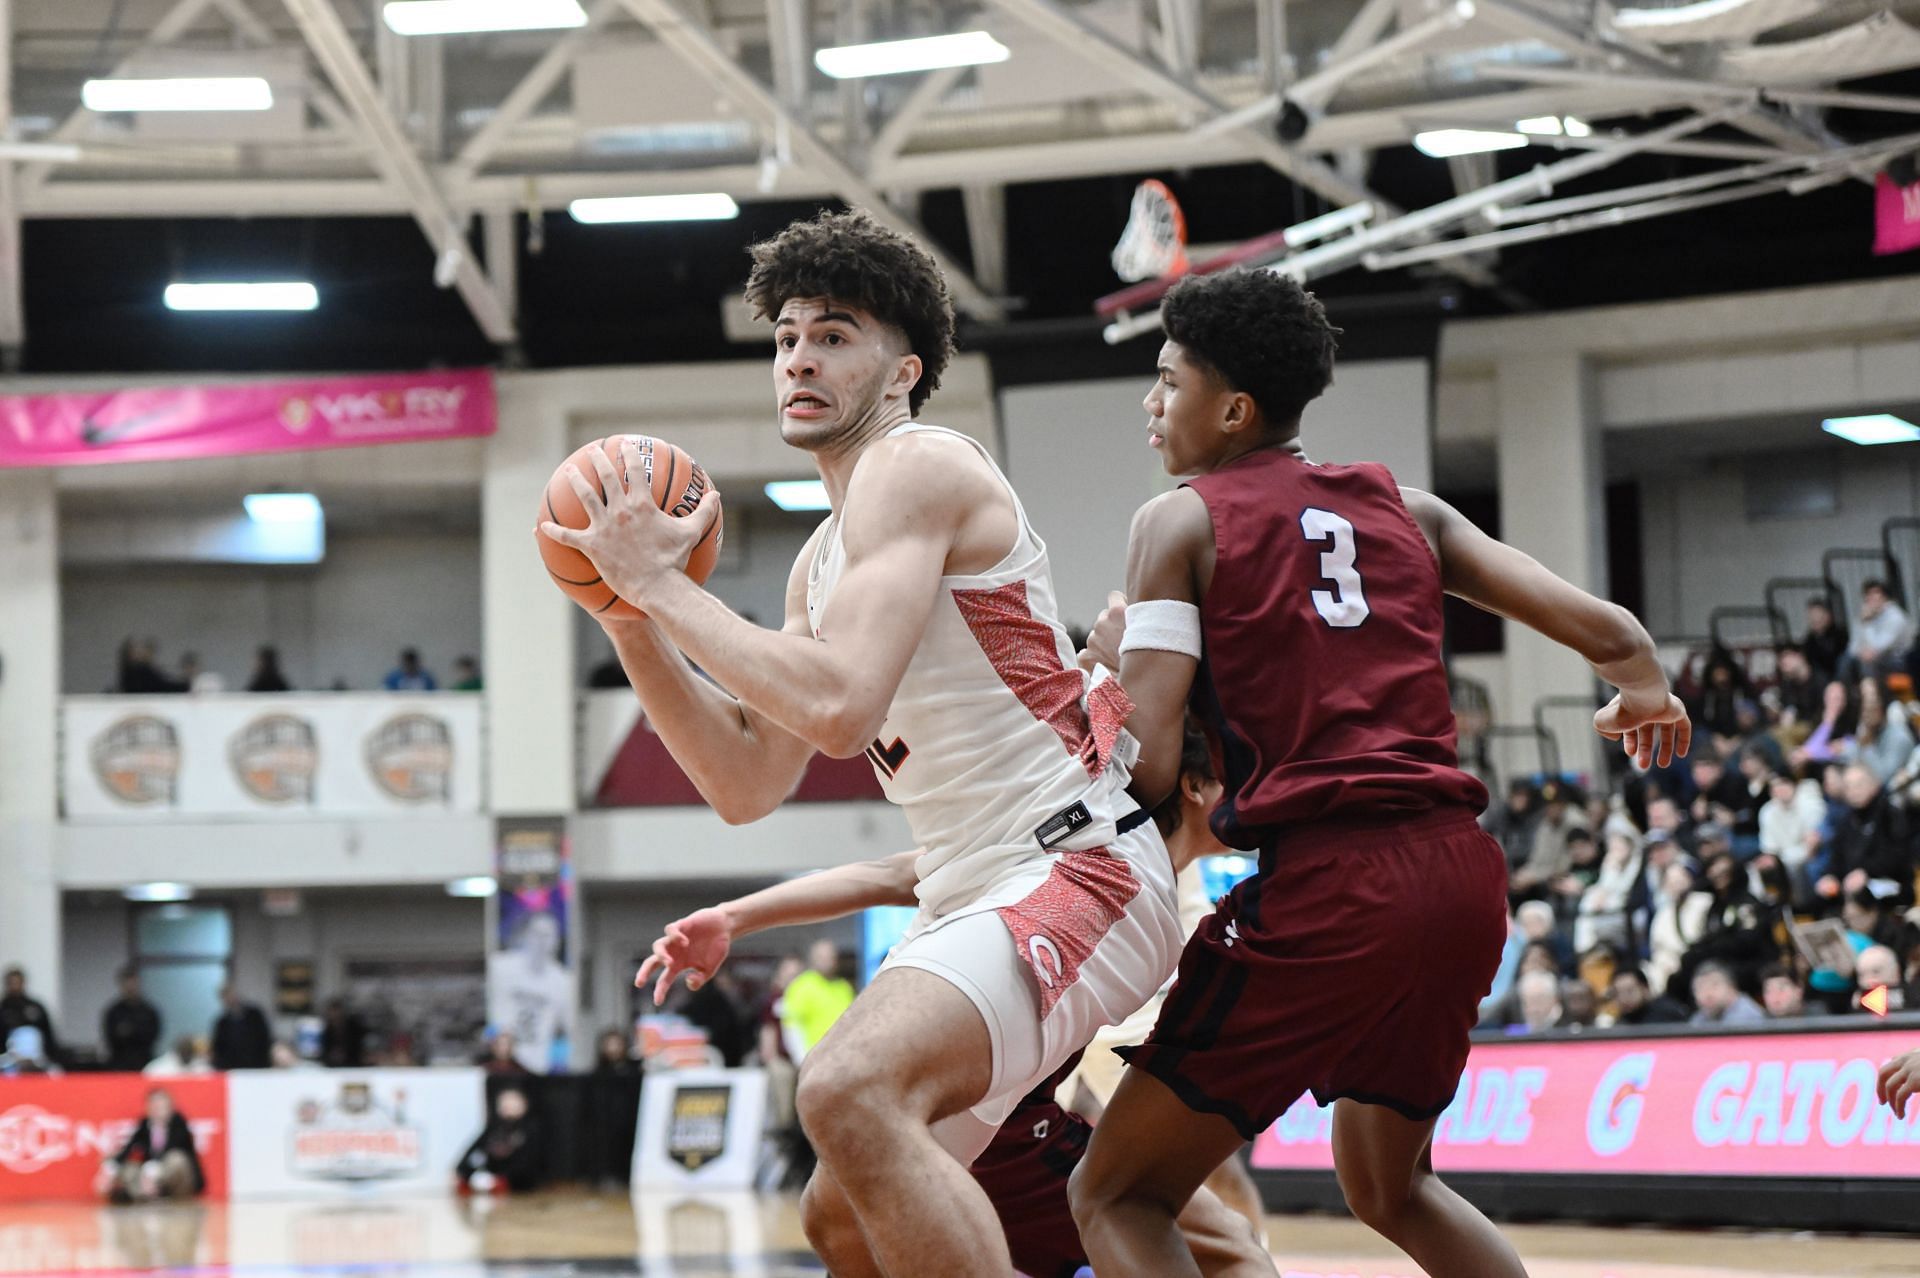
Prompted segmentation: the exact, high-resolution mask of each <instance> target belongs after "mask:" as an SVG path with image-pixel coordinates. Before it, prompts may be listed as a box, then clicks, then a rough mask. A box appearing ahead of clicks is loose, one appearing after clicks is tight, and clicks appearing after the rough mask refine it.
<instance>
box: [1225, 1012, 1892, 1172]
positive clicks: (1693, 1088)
mask: <svg viewBox="0 0 1920 1278" xmlns="http://www.w3.org/2000/svg"><path fill="white" fill-rule="evenodd" d="M1911 1045H1912V1042H1911V1036H1910V1035H1901V1034H1897V1033H1886V1032H1881V1033H1874V1032H1871V1031H1867V1032H1859V1033H1833V1034H1754V1035H1724V1036H1714V1037H1704V1038H1675V1039H1619V1040H1614V1041H1605V1040H1600V1039H1594V1040H1587V1041H1571V1042H1567V1041H1563V1042H1551V1043H1529V1042H1525V1041H1518V1042H1510V1043H1476V1044H1474V1046H1473V1052H1472V1055H1471V1056H1470V1057H1469V1058H1468V1060H1467V1069H1466V1073H1465V1074H1464V1075H1463V1076H1462V1077H1461V1080H1460V1090H1459V1091H1458V1092H1457V1093H1456V1094H1455V1095H1454V1098H1453V1103H1452V1104H1451V1105H1450V1106H1448V1108H1447V1111H1446V1112H1445V1113H1444V1114H1442V1115H1441V1116H1440V1121H1439V1123H1438V1125H1437V1126H1436V1127H1435V1129H1434V1136H1433V1161H1434V1166H1435V1167H1436V1168H1438V1169H1439V1170H1440V1171H1441V1172H1443V1173H1444V1172H1449V1171H1463V1172H1464V1171H1472V1172H1554V1173H1566V1174H1602V1175H1641V1174H1645V1175H1667V1176H1675V1175H1699V1176H1798V1177H1806V1178H1818V1177H1846V1178H1849V1179H1855V1178H1862V1177H1875V1176H1887V1177H1900V1178H1909V1177H1911V1176H1913V1174H1914V1169H1915V1167H1916V1166H1917V1165H1920V1104H1916V1105H1909V1106H1908V1109H1909V1113H1908V1115H1907V1117H1906V1118H1904V1119H1902V1118H1899V1117H1898V1116H1896V1115H1895V1114H1894V1113H1893V1111H1892V1110H1890V1109H1888V1108H1887V1107H1886V1106H1885V1105H1882V1104H1880V1103H1879V1102H1878V1101H1877V1100H1876V1099H1875V1096H1874V1082H1875V1079H1876V1077H1877V1076H1878V1074H1879V1071H1880V1066H1881V1064H1882V1063H1883V1062H1884V1061H1885V1060H1886V1059H1887V1058H1888V1057H1889V1056H1893V1055H1896V1054H1897V1053H1898V1052H1899V1051H1900V1050H1902V1049H1903V1048H1904V1047H1908V1046H1911ZM1332 1132H1333V1110H1332V1109H1331V1108H1330V1107H1329V1108H1324V1109H1323V1108H1321V1107H1319V1106H1317V1105H1315V1104H1314V1103H1313V1098H1312V1097H1311V1096H1305V1097H1302V1098H1301V1099H1300V1100H1299V1101H1298V1102H1297V1103H1296V1104H1295V1105H1294V1106H1293V1108H1292V1109H1290V1110H1288V1111H1287V1112H1286V1113H1285V1114H1284V1115H1282V1116H1281V1118H1280V1121H1278V1122H1277V1123H1275V1124H1274V1125H1273V1126H1272V1127H1271V1128H1270V1129H1268V1130H1267V1131H1265V1132H1263V1133H1261V1135H1260V1138H1259V1139H1258V1140H1257V1141H1256V1142H1255V1143H1254V1148H1253V1165H1254V1166H1255V1167H1257V1168H1264V1169H1268V1170H1287V1171H1291V1170H1322V1169H1324V1170H1331V1169H1332V1167H1333V1146H1332Z"/></svg>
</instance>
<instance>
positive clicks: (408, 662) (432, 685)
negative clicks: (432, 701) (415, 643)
mask: <svg viewBox="0 0 1920 1278" xmlns="http://www.w3.org/2000/svg"><path fill="white" fill-rule="evenodd" d="M380 686H381V687H383V688H385V689H386V690H387V691H388V692H433V691H435V690H436V689H438V688H439V686H440V681H439V680H437V679H435V678H434V677H433V672H432V671H430V670H428V669H426V668H425V667H423V666H422V665H421V664H420V650H419V649H418V648H403V649H401V650H400V664H399V665H397V666H395V667H394V668H393V669H391V670H389V671H387V677H386V678H385V679H382V680H381V681H380Z"/></svg>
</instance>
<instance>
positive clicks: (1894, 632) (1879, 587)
mask: <svg viewBox="0 0 1920 1278" xmlns="http://www.w3.org/2000/svg"><path fill="white" fill-rule="evenodd" d="M1912 646H1913V623H1912V622H1911V621H1910V620H1908V618H1907V614H1906V611H1905V610H1904V609H1903V608H1901V607H1900V605H1899V604H1897V603H1895V602H1894V601H1893V594H1892V592H1890V591H1889V590H1888V589H1887V583H1886V582H1884V581H1881V580H1879V579H1878V578H1875V579H1873V580H1871V581H1866V582H1863V583H1862V584H1861V586H1860V625H1859V627H1858V628H1857V629H1856V630H1855V631H1854V632H1853V642H1852V643H1850V644H1848V645H1847V660H1846V662H1845V663H1844V665H1843V667H1842V669H1843V671H1844V672H1845V673H1846V674H1847V675H1849V676H1851V677H1852V678H1854V679H1863V678H1873V679H1884V678H1886V677H1887V676H1888V675H1890V674H1892V673H1893V672H1894V671H1896V670H1899V669H1901V668H1902V666H1904V665H1905V663H1906V659H1907V649H1908V648H1910V647H1912Z"/></svg>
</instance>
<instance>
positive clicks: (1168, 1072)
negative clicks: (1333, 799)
mask: <svg viewBox="0 0 1920 1278" xmlns="http://www.w3.org/2000/svg"><path fill="white" fill-rule="evenodd" d="M1506 868H1507V867H1506V858H1505V856H1504V855H1503V854H1502V853H1501V850H1500V846H1499V844H1497V843H1495V842H1494V841H1493V840H1492V839H1491V838H1489V837H1488V836H1487V835H1486V834H1485V833H1484V832H1482V831H1481V829H1480V827H1479V826H1478V825H1476V824H1475V823H1474V819H1473V816H1472V815H1471V814H1470V813H1468V812H1466V811H1464V810H1463V809H1459V808H1449V809H1447V810H1445V811H1444V812H1438V813H1432V814H1427V815H1423V816H1418V817H1414V818H1412V819H1410V820H1407V821H1403V822H1399V823H1397V824H1393V825H1379V826H1374V827H1371V828H1365V829H1353V828H1349V829H1342V830H1337V831H1336V830H1331V829H1328V830H1316V831H1312V832H1310V833H1303V834H1302V835H1299V836H1295V837H1292V838H1287V839H1283V840H1282V841H1281V842H1280V844H1279V845H1278V846H1277V847H1276V848H1273V849H1269V850H1268V851H1267V853H1266V854H1265V855H1264V856H1263V857H1262V872H1261V873H1260V874H1258V875H1255V876H1254V877H1253V878H1250V879H1247V880H1246V881H1245V882H1243V883H1241V884H1240V885H1239V886H1238V887H1236V888H1234V890H1233V891H1232V892H1230V893H1228V894H1227V895H1226V896H1225V897H1223V898H1221V901H1220V904H1219V906H1218V908H1217V909H1216V910H1215V911H1214V913H1213V914H1212V915H1211V916H1210V917H1209V918H1208V919H1207V920H1206V921H1205V922H1203V923H1202V924H1201V925H1200V928H1199V930H1198V931H1197V932H1195V933H1194V935H1193V939H1192V940H1191V941H1189V942H1188V943H1187V948H1186V950H1185V952H1184V953H1183V954H1182V955H1181V957H1180V971H1179V975H1178V978H1177V979H1176V981H1175V983H1174V986H1173V989H1172V991H1171V992H1170V993H1169V994H1168V995H1167V1001H1166V1006H1165V1007H1164V1008H1162V1010H1161V1012H1160V1020H1159V1022H1158V1023H1157V1024H1156V1025H1155V1026H1154V1029H1153V1033H1152V1034H1151V1035H1150V1036H1149V1037H1148V1039H1147V1041H1146V1043H1144V1044H1143V1045H1141V1046H1139V1047H1136V1048H1132V1049H1128V1048H1119V1049H1117V1050H1118V1051H1119V1052H1120V1054H1121V1055H1122V1056H1124V1057H1125V1058H1126V1059H1127V1063H1128V1064H1129V1065H1132V1066H1135V1067H1136V1068H1139V1069H1144V1070H1146V1071H1147V1072H1148V1073H1150V1074H1152V1075H1153V1076H1154V1077H1155V1078H1158V1079H1159V1080H1160V1081H1161V1082H1163V1083H1165V1084H1166V1085H1167V1086H1168V1087H1170V1088H1172V1089H1173V1091H1174V1093H1175V1094H1176V1095H1178V1096H1179V1097H1180V1099H1181V1100H1183V1101H1185V1102H1186V1104H1187V1105H1188V1106H1189V1107H1190V1108H1192V1109H1195V1110H1197V1111H1199V1112H1201V1113H1207V1114H1219V1115H1220V1116H1221V1117H1223V1118H1225V1119H1227V1120H1228V1121H1229V1122H1231V1123H1232V1124H1233V1125H1234V1126H1235V1127H1236V1128H1238V1129H1239V1131H1240V1134H1241V1135H1242V1136H1243V1137H1245V1138H1246V1139H1248V1140H1252V1139H1253V1138H1254V1137H1255V1136H1256V1135H1258V1134H1259V1133H1260V1132H1261V1131H1263V1130H1265V1129H1266V1128H1267V1127H1268V1126H1269V1125H1271V1124H1272V1123H1273V1121H1274V1120H1275V1119H1276V1118H1278V1117H1279V1116H1280V1115H1281V1114H1283V1113H1285V1112H1286V1111H1287V1109H1288V1108H1289V1107H1290V1106H1291V1105H1292V1104H1293V1102H1294V1101H1295V1100H1297V1099H1299V1097H1300V1094H1301V1093H1302V1092H1305V1091H1312V1092H1313V1095H1314V1098H1315V1099H1316V1100H1318V1101H1319V1102H1320V1103H1321V1104H1323V1105H1325V1104H1331V1103H1332V1102H1333V1101H1334V1100H1335V1099H1337V1098H1339V1097H1342V1096H1345V1097H1349V1098H1351V1099H1353V1100H1356V1101H1364V1102H1366V1103H1368V1104H1372V1105H1385V1106H1388V1107H1389V1108H1391V1109H1394V1110H1397V1111H1398V1112H1399V1113H1401V1114H1403V1115H1405V1116H1406V1117H1407V1118H1410V1119H1415V1120H1419V1119H1426V1118H1433V1117H1435V1116H1437V1115H1438V1114H1439V1113H1440V1111H1442V1110H1444V1109H1445V1108H1446V1107H1447V1105H1448V1103H1449V1102H1450V1101H1451V1100H1452V1099H1453V1093H1454V1089H1455V1088H1456V1087H1457V1086H1458V1085H1459V1082H1460V1071H1461V1070H1462V1069H1463V1068H1464V1067H1465V1065H1466V1062H1467V1035H1468V1034H1469V1033H1470V1032H1471V1031H1472V1029H1473V1026H1474V1023H1475V1021H1476V1019H1477V1018H1478V1014H1479V1006H1480V1000H1481V999H1482V998H1484V997H1485V996H1486V994H1487V990H1488V989H1489V988H1490V987H1491V986H1492V984H1493V975H1494V970H1495V969H1496V968H1497V967H1498V966H1499V964H1500V951H1501V947H1502V946H1503V945H1504V944H1505V942H1506V933H1507V908H1506V889H1507V873H1506Z"/></svg>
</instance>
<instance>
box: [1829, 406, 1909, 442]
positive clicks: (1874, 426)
mask: <svg viewBox="0 0 1920 1278" xmlns="http://www.w3.org/2000/svg"><path fill="white" fill-rule="evenodd" d="M1820 429H1821V430H1824V431H1825V432H1827V434H1829V435H1838V436H1839V437H1840V438H1841V439H1844V440H1846V441H1847V442H1848V443H1850V444H1911V443H1914V442H1915V441H1920V426H1915V425H1914V424H1913V423H1912V422H1910V421H1908V420H1907V419H1906V418H1904V417H1895V416H1894V415H1893V414H1892V413H1868V414H1866V415H1865V416H1862V417H1829V418H1827V419H1826V420H1825V421H1823V422H1821V423H1820Z"/></svg>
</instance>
